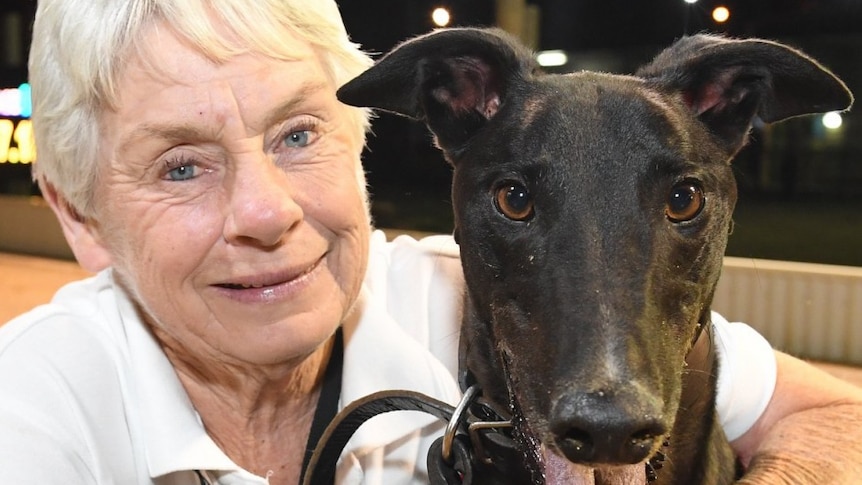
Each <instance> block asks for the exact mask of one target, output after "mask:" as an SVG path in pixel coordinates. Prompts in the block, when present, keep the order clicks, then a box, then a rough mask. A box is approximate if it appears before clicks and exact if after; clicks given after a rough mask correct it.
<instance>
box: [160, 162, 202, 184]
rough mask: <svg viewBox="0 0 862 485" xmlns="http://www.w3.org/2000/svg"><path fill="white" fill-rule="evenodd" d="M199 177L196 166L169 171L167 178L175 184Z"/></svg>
mask: <svg viewBox="0 0 862 485" xmlns="http://www.w3.org/2000/svg"><path fill="white" fill-rule="evenodd" d="M196 175H197V167H196V166H194V165H180V166H178V167H174V168H172V169H170V170H168V173H167V177H168V179H169V180H172V181H174V182H178V181H182V180H189V179H193V178H195V176H196Z"/></svg>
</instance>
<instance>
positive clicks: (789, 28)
mask: <svg viewBox="0 0 862 485" xmlns="http://www.w3.org/2000/svg"><path fill="white" fill-rule="evenodd" d="M338 3H339V5H340V6H341V9H342V13H343V15H344V17H345V22H346V23H347V26H348V31H349V32H351V34H352V35H353V37H354V38H355V39H356V40H357V41H359V42H361V43H362V44H363V45H366V46H367V47H368V48H370V49H372V50H386V49H388V48H389V47H391V46H393V45H394V44H395V43H397V42H398V41H400V40H403V39H405V38H407V37H410V36H412V35H415V34H418V33H422V32H425V31H427V30H429V29H431V28H432V25H431V22H430V20H429V12H430V11H431V9H432V8H433V7H435V6H438V5H443V6H447V7H449V8H450V9H451V10H452V11H453V17H454V22H455V23H456V25H477V24H480V25H488V24H492V23H493V22H494V6H495V2H494V0H436V1H432V0H338ZM533 3H535V4H536V5H538V6H539V8H540V10H541V19H542V20H541V23H540V30H541V45H540V46H539V47H540V48H543V49H579V48H580V49H583V48H607V47H623V46H629V45H638V44H639V45H643V44H666V43H669V42H670V41H672V40H673V39H675V38H676V37H679V36H680V35H682V34H684V33H691V32H696V31H701V30H719V31H725V32H727V33H729V34H731V35H738V36H761V37H784V36H788V35H811V34H820V33H839V32H862V1H860V0H727V1H717V0H699V1H698V2H697V3H695V4H693V5H690V4H687V3H685V2H684V1H683V0H535V1H534V2H533ZM718 5H724V6H727V7H728V8H729V9H730V10H731V18H730V20H729V21H728V22H727V23H726V24H724V25H717V24H715V23H714V22H713V21H712V19H711V16H710V15H711V12H712V9H713V8H714V7H715V6H718Z"/></svg>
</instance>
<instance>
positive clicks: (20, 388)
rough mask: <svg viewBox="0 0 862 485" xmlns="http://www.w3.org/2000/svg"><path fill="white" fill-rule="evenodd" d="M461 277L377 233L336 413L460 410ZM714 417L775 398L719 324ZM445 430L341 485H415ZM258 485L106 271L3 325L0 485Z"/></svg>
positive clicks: (398, 437) (392, 420) (371, 436)
mask: <svg viewBox="0 0 862 485" xmlns="http://www.w3.org/2000/svg"><path fill="white" fill-rule="evenodd" d="M462 288H463V277H462V275H461V269H460V263H459V261H458V248H457V246H456V245H455V244H454V242H453V241H452V239H451V238H450V237H448V236H433V237H430V238H426V239H423V240H421V241H415V240H413V239H410V238H406V237H402V238H398V239H396V241H393V242H389V243H387V242H386V240H385V236H384V235H383V234H382V233H381V232H375V233H374V235H373V238H372V244H371V256H370V260H369V267H368V273H367V276H366V280H365V284H364V287H363V289H362V293H361V295H360V299H359V302H358V303H357V308H356V311H355V312H354V313H353V315H352V317H351V319H349V321H346V322H344V337H345V349H344V370H343V379H342V389H341V402H340V403H339V405H340V406H343V405H345V404H346V403H349V402H351V401H353V400H355V399H358V398H360V397H363V396H366V395H368V394H371V393H373V392H376V391H380V390H387V389H410V390H414V391H418V392H422V393H424V394H427V395H430V396H433V397H436V398H437V399H441V400H443V401H447V402H450V403H455V402H457V400H458V395H459V393H458V388H457V384H456V380H455V377H454V376H455V375H456V369H457V350H458V345H457V340H458V323H459V322H460V307H459V304H460V302H461V293H462ZM714 318H715V319H716V335H717V337H718V339H719V348H720V350H721V355H722V356H732V358H731V359H727V358H724V359H723V360H722V374H721V376H720V392H719V401H720V402H719V410H720V411H721V414H722V419H723V424H724V426H725V429H726V430H728V431H729V434H730V435H731V436H733V435H735V434H736V433H738V432H740V430H741V431H743V432H744V431H745V430H746V429H748V427H750V425H751V424H752V423H753V422H754V420H756V418H757V417H758V416H759V415H760V413H761V412H762V410H763V409H764V408H765V406H766V404H767V403H768V401H769V398H770V396H771V395H772V390H773V387H774V383H775V360H774V356H773V354H772V350H771V348H770V347H769V345H768V344H767V343H766V342H765V341H764V340H763V338H762V337H760V336H759V335H758V334H757V333H756V332H754V331H752V330H751V329H750V328H749V327H747V326H745V325H741V324H728V323H727V322H726V321H724V320H723V319H721V318H720V317H719V316H717V315H714ZM441 429H442V425H441V424H440V423H439V422H437V421H436V420H434V418H431V417H430V416H427V415H423V414H420V413H412V412H397V413H389V414H386V415H381V416H378V417H376V418H374V419H373V420H371V421H369V422H368V423H367V424H365V425H363V426H362V427H361V428H360V429H359V431H358V432H357V433H356V435H354V437H353V439H352V440H351V441H350V443H349V444H348V446H347V448H346V449H345V451H344V453H343V454H342V457H341V461H340V463H339V468H338V470H337V483H339V484H351V485H352V484H368V485H394V484H422V483H427V477H426V476H425V452H426V450H427V448H428V446H430V444H431V442H432V441H433V440H434V439H435V438H436V437H437V436H438V435H439V434H440V432H441ZM195 470H203V471H204V473H205V474H206V475H207V476H208V477H209V478H210V479H211V480H212V483H219V484H265V483H268V481H267V479H266V477H259V476H255V475H252V474H251V473H249V472H247V471H245V470H242V469H240V468H239V467H238V466H236V464H234V463H233V462H232V461H231V460H230V458H229V457H227V456H226V455H225V454H224V453H223V452H222V451H221V449H219V448H218V446H217V445H216V444H215V442H214V441H213V440H212V439H211V438H210V437H209V436H208V435H207V434H206V431H205V429H204V427H203V426H202V424H201V422H200V419H199V417H198V415H197V413H196V412H195V409H194V407H193V405H192V403H191V402H190V401H189V399H188V396H187V394H186V393H185V390H184V389H183V387H182V385H181V383H180V381H179V379H178V378H177V376H176V374H175V373H174V370H173V368H172V367H171V365H170V363H169V361H168V360H167V358H166V357H165V355H164V353H163V352H162V350H161V348H160V347H159V346H158V344H157V342H156V341H155V339H154V338H153V337H152V336H151V335H150V333H149V332H148V330H147V328H146V327H145V325H144V324H143V323H142V321H141V319H140V317H139V315H138V313H137V312H136V310H135V308H134V306H133V305H132V303H131V301H130V300H129V298H128V296H127V295H126V294H125V292H123V291H122V289H121V288H119V287H118V286H117V285H116V284H115V282H114V280H113V278H112V273H111V271H110V270H108V271H104V272H102V273H100V274H98V275H97V276H95V277H93V278H90V279H87V280H83V281H80V282H75V283H71V284H69V285H67V286H65V287H63V288H62V289H61V290H60V291H58V292H57V294H56V295H55V297H54V299H53V300H52V302H51V303H50V304H48V305H44V306H40V307H38V308H36V309H34V310H32V311H30V312H28V313H26V314H24V315H21V316H20V317H18V318H16V319H14V320H12V321H11V322H9V323H7V324H6V325H4V326H2V327H0V483H10V484H11V483H14V484H16V485H17V484H31V483H32V484H39V485H49V484H61V483H62V484H76V485H78V484H122V485H125V484H158V485H186V484H187V485H198V484H199V483H200V479H199V478H198V476H197V475H196V473H195V472H194V471H195Z"/></svg>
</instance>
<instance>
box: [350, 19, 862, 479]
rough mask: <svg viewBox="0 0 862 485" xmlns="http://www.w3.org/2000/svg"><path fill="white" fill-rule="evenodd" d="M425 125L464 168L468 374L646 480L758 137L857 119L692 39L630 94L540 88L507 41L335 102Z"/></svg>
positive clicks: (387, 72) (389, 78)
mask: <svg viewBox="0 0 862 485" xmlns="http://www.w3.org/2000/svg"><path fill="white" fill-rule="evenodd" d="M338 96H339V98H340V99H341V100H342V101H344V102H346V103H348V104H351V105H356V106H365V107H375V108H380V109H383V110H386V111H391V112H395V113H399V114H402V115H406V116H409V117H411V118H414V119H419V120H422V121H424V122H425V123H427V125H428V126H429V127H430V129H431V131H432V132H433V134H434V136H435V140H436V143H437V145H438V146H439V147H440V148H441V149H442V150H443V152H444V154H445V157H446V159H447V160H448V161H449V162H450V163H451V164H452V166H453V167H454V175H453V190H452V199H453V205H454V210H455V223H456V230H455V233H456V237H457V238H458V240H459V243H460V246H461V257H462V263H463V266H464V272H465V277H466V281H467V285H468V293H469V299H470V300H471V302H472V308H471V309H470V312H471V314H472V318H470V319H469V321H468V322H467V323H466V327H465V333H464V335H463V339H464V341H465V342H464V344H465V347H464V349H463V357H464V358H465V359H466V362H467V365H468V366H469V367H470V368H471V370H474V372H475V373H476V374H477V375H476V378H477V379H478V380H479V381H480V383H481V384H482V385H483V387H484V388H485V391H486V392H487V393H490V394H491V395H492V396H493V397H495V398H496V399H501V400H503V401H504V402H506V403H512V404H514V405H515V407H516V408H517V410H518V412H520V413H523V416H524V418H525V420H526V423H527V424H526V428H528V429H529V433H530V434H531V435H532V436H533V437H535V438H536V439H537V440H538V441H540V442H542V443H543V444H544V446H546V447H547V448H548V449H550V450H551V452H552V453H551V454H553V455H556V456H559V455H564V456H565V457H567V458H568V459H569V460H571V461H573V462H581V463H587V464H595V463H610V464H614V463H616V464H621V463H636V462H639V461H642V460H644V459H646V458H647V457H648V456H649V455H650V453H652V452H653V451H654V450H655V449H656V447H657V446H659V444H660V443H661V441H662V439H663V436H664V435H665V434H666V433H667V432H668V431H669V430H670V428H671V427H672V425H673V420H674V417H675V415H676V413H677V409H678V406H679V398H680V392H681V376H682V373H683V368H684V360H685V357H686V353H687V352H688V350H689V347H690V345H691V342H692V340H693V337H694V336H695V335H696V333H697V329H698V327H699V325H702V324H704V323H705V322H708V319H709V313H708V312H709V305H710V302H711V299H712V295H713V291H714V288H715V284H716V281H717V280H718V277H719V272H720V269H721V265H722V257H723V252H724V249H725V245H726V241H727V235H728V233H729V230H730V226H731V213H732V210H733V207H734V204H735V200H736V189H735V183H734V177H733V174H732V171H731V166H730V162H731V159H732V158H733V156H734V155H735V154H736V153H737V152H738V150H739V149H740V148H741V147H742V146H743V145H744V144H745V143H746V139H747V136H748V132H749V130H750V127H751V125H752V122H753V120H754V119H755V118H760V119H761V120H762V121H764V122H773V121H778V120H781V119H784V118H788V117H792V116H797V115H801V114H806V113H812V112H823V111H830V110H838V109H845V108H846V107H848V106H849V105H850V103H851V102H852V98H851V96H850V94H849V92H848V91H847V89H846V87H845V86H844V84H843V83H842V82H841V81H840V80H838V79H837V78H836V77H835V76H833V75H832V74H831V73H829V72H828V71H826V70H825V69H823V68H822V67H821V66H820V65H818V64H817V63H816V62H815V61H813V60H811V59H810V58H808V57H806V56H805V55H803V54H801V53H800V52H798V51H795V50H793V49H791V48H788V47H786V46H783V45H780V44H777V43H773V42H769V41H763V40H730V39H726V38H721V37H715V36H708V35H698V36H693V37H687V38H683V39H681V40H680V41H678V42H677V43H676V44H674V45H673V46H672V47H670V48H669V49H667V50H666V51H664V52H662V53H661V54H660V55H659V56H658V57H657V58H656V59H655V60H654V61H653V62H652V63H651V64H649V65H647V66H645V67H643V68H642V69H641V70H640V71H639V72H638V73H637V74H636V75H634V76H622V75H611V74H603V73H595V72H579V73H574V74H566V75H548V74H544V73H542V72H540V70H539V68H538V66H537V65H536V64H535V63H534V61H533V57H532V55H531V53H530V52H528V51H527V50H526V49H525V48H523V47H522V46H520V45H519V44H518V43H517V42H515V41H513V40H512V39H511V38H510V37H509V36H508V35H506V34H504V33H502V32H500V31H497V30H479V29H450V30H441V31H436V32H433V33H431V34H428V35H425V36H422V37H419V38H416V39H413V40H410V41H408V42H406V43H404V44H402V45H401V46H399V47H398V48H396V49H395V50H394V51H393V52H391V53H390V54H388V55H387V56H385V57H384V58H382V60H380V61H379V62H378V63H377V64H376V65H375V66H374V67H372V68H371V69H370V70H368V71H367V72H366V73H364V74H362V75H361V76H359V77H358V78H357V79H355V80H353V81H351V82H349V83H348V84H347V85H345V86H344V87H342V88H341V89H340V90H339V92H338Z"/></svg>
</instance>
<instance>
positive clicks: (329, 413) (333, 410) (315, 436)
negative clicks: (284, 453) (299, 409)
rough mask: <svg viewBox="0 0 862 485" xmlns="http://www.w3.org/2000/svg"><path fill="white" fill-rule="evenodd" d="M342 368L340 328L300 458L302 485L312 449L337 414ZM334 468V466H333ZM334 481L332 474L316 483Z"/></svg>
mask: <svg viewBox="0 0 862 485" xmlns="http://www.w3.org/2000/svg"><path fill="white" fill-rule="evenodd" d="M343 367H344V336H343V332H342V331H341V328H340V327H339V329H338V330H337V331H336V332H335V343H333V345H332V354H331V355H330V356H329V363H328V364H327V365H326V372H325V373H324V374H323V384H322V386H323V387H322V388H321V390H320V397H319V398H318V400H317V409H316V410H315V411H314V418H312V420H311V431H310V432H309V433H308V442H307V443H306V445H305V456H304V457H303V458H302V471H301V473H300V475H299V483H302V480H303V477H305V473H306V470H308V464H309V462H310V461H311V457H312V455H313V454H314V449H315V448H316V447H317V443H318V441H320V437H321V436H323V432H324V431H325V430H326V427H327V426H328V425H329V423H330V422H332V420H333V419H334V418H335V415H336V414H338V398H339V396H340V395H341V373H342V369H343ZM333 468H334V465H333ZM334 481H335V475H334V473H333V476H332V478H331V479H330V480H329V481H328V482H318V483H320V484H321V485H323V484H324V483H326V485H332V484H333V483H334Z"/></svg>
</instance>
